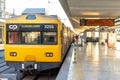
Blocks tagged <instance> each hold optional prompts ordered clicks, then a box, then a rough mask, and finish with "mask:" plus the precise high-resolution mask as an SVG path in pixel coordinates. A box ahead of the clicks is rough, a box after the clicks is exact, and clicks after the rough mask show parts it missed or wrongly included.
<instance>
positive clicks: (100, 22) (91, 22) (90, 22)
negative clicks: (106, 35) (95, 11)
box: [80, 19, 114, 26]
mask: <svg viewBox="0 0 120 80" xmlns="http://www.w3.org/2000/svg"><path fill="white" fill-rule="evenodd" d="M80 25H83V26H114V19H83V20H80Z"/></svg>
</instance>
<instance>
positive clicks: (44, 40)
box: [6, 25, 57, 45]
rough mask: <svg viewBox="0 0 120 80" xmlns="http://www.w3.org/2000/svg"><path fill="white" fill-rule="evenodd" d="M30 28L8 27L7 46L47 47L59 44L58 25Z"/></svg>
mask: <svg viewBox="0 0 120 80" xmlns="http://www.w3.org/2000/svg"><path fill="white" fill-rule="evenodd" d="M23 26H25V27H23ZM26 26H27V27H26ZM29 26H30V25H29ZM29 26H28V25H22V26H21V25H14V26H13V27H11V25H8V28H7V34H6V38H7V40H6V43H7V44H45V45H47V44H48V45H49V44H50V45H51V44H57V28H56V25H47V27H46V25H38V26H37V27H36V26H35V27H34V25H31V27H29ZM32 26H33V27H32ZM51 26H52V28H51ZM49 27H50V29H49ZM54 27H55V28H54Z"/></svg>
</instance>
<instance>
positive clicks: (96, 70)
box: [56, 42, 120, 80]
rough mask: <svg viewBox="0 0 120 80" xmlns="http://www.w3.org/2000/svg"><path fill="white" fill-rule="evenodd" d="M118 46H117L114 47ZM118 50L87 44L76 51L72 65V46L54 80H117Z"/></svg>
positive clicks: (119, 77) (97, 44)
mask: <svg viewBox="0 0 120 80" xmlns="http://www.w3.org/2000/svg"><path fill="white" fill-rule="evenodd" d="M119 46H120V45H119V44H117V45H116V47H119ZM119 79H120V50H117V48H108V47H107V44H105V45H101V44H99V43H91V42H88V43H86V44H84V46H83V47H77V49H76V63H74V44H72V45H71V48H70V50H69V52H68V55H67V58H66V59H65V62H64V64H63V66H62V68H61V70H60V71H59V74H58V76H57V78H56V80H119Z"/></svg>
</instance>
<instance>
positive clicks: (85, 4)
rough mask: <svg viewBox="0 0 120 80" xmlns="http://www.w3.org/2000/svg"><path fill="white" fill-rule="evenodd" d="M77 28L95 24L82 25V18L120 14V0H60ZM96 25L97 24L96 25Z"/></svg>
mask: <svg viewBox="0 0 120 80" xmlns="http://www.w3.org/2000/svg"><path fill="white" fill-rule="evenodd" d="M59 1H60V3H61V5H62V7H63V9H64V10H65V12H66V14H67V16H68V17H69V19H70V21H71V23H72V25H73V27H74V29H75V30H78V31H83V30H85V29H88V28H91V27H93V26H89V27H88V26H80V19H115V18H117V17H119V16H120V0H59ZM94 27H95V26H94Z"/></svg>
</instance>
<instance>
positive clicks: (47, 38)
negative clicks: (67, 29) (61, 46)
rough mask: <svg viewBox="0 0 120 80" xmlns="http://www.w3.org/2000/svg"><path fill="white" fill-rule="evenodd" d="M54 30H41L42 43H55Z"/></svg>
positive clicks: (55, 34)
mask: <svg viewBox="0 0 120 80" xmlns="http://www.w3.org/2000/svg"><path fill="white" fill-rule="evenodd" d="M56 36H57V33H56V32H43V44H51V43H53V44H56V42H57V40H56Z"/></svg>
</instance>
